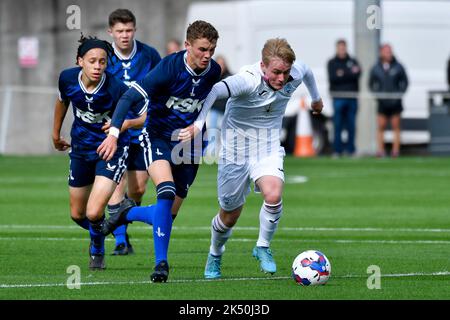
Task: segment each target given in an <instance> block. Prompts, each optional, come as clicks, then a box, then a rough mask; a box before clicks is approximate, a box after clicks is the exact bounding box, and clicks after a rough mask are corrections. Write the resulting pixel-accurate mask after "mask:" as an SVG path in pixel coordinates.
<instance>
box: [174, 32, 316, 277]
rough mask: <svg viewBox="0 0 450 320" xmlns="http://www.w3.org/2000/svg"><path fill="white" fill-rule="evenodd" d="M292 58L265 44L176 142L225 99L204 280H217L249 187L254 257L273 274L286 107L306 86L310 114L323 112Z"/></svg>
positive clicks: (308, 76) (308, 78)
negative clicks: (257, 198) (255, 229)
mask: <svg viewBox="0 0 450 320" xmlns="http://www.w3.org/2000/svg"><path fill="white" fill-rule="evenodd" d="M295 60H296V57H295V53H294V51H293V50H292V48H291V46H290V45H289V43H288V42H287V41H286V40H285V39H280V38H276V39H269V40H267V42H266V43H265V45H264V48H263V49H262V61H261V62H258V63H256V64H254V65H250V66H245V67H243V68H242V69H241V70H240V72H239V73H238V74H235V75H233V76H230V77H228V78H227V79H224V80H222V81H220V82H218V83H216V84H215V85H214V86H213V88H212V90H211V92H210V93H209V95H208V96H207V98H206V99H205V101H204V104H203V108H202V111H201V112H200V114H199V115H198V118H197V120H196V121H195V122H194V124H193V125H191V126H189V127H187V128H185V129H182V130H181V131H180V133H179V136H178V138H179V139H180V140H181V141H188V140H190V139H192V138H194V137H195V136H196V135H197V134H198V133H199V132H201V131H202V128H203V125H204V123H205V119H206V116H207V113H208V111H209V109H210V108H211V105H212V104H213V103H214V102H215V100H216V99H223V98H229V99H228V102H227V105H226V109H225V115H224V119H223V125H222V132H221V137H222V147H221V151H220V154H219V169H218V176H217V183H218V198H219V205H220V211H219V213H218V214H217V215H216V216H215V217H214V218H213V219H212V223H211V246H210V251H209V254H208V259H207V263H206V267H205V273H204V276H205V278H207V279H217V278H220V277H221V257H222V254H223V252H224V250H225V243H226V241H227V240H228V239H229V237H230V236H231V232H232V228H233V226H234V225H235V224H236V222H237V220H238V218H239V216H240V214H241V212H242V209H243V206H244V203H245V199H246V196H247V195H248V194H249V193H250V184H251V181H253V182H254V184H255V192H260V193H261V194H262V196H263V198H264V202H263V204H262V206H261V210H260V214H259V221H260V229H259V238H258V241H257V242H256V246H255V247H254V249H253V256H254V257H255V258H256V259H257V260H258V261H259V263H260V267H261V270H262V271H263V272H265V273H270V274H273V273H275V272H276V263H275V261H274V259H273V256H272V252H271V250H270V248H269V247H270V242H271V240H272V238H273V235H274V233H275V231H276V228H277V225H278V222H279V219H280V217H281V215H282V212H283V205H282V191H283V184H284V170H283V159H284V156H285V152H284V148H283V147H281V145H280V135H279V133H280V130H281V127H282V119H283V115H284V112H285V109H286V105H287V102H288V101H289V99H290V98H291V96H292V93H293V92H294V91H295V90H296V89H297V87H299V86H300V84H301V83H303V82H304V83H305V85H306V87H307V89H308V91H309V94H310V96H311V98H312V103H311V108H312V110H313V113H315V114H318V113H320V112H321V111H322V108H323V104H322V99H321V98H320V95H319V93H318V90H317V86H316V82H315V79H314V75H313V73H312V71H311V69H310V68H309V67H308V66H306V65H305V64H304V63H302V62H295V63H294V61H295Z"/></svg>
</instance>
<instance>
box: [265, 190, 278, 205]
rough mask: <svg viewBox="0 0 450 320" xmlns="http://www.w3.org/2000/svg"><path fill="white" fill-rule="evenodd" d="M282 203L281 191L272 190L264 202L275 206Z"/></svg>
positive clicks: (266, 195)
mask: <svg viewBox="0 0 450 320" xmlns="http://www.w3.org/2000/svg"><path fill="white" fill-rule="evenodd" d="M280 201H281V190H280V191H279V190H271V191H269V192H267V193H265V194H264V202H265V203H267V204H269V205H275V204H277V203H279V202H280Z"/></svg>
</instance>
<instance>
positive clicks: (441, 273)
mask: <svg viewBox="0 0 450 320" xmlns="http://www.w3.org/2000/svg"><path fill="white" fill-rule="evenodd" d="M430 276H433V277H436V276H450V272H449V271H438V272H431V273H425V272H412V273H394V274H382V275H381V277H382V278H404V277H430ZM332 278H338V279H348V278H367V275H358V274H349V275H343V276H332ZM289 279H291V277H266V278H262V277H243V278H222V279H216V280H208V279H178V280H176V279H175V280H171V281H169V282H168V283H169V284H170V283H175V284H176V283H205V282H211V283H213V282H229V281H273V280H289ZM79 284H80V286H102V285H140V284H152V282H151V281H149V280H146V281H104V282H80V283H79ZM71 285H74V283H71ZM66 286H67V284H66V283H30V284H0V289H14V288H41V287H66Z"/></svg>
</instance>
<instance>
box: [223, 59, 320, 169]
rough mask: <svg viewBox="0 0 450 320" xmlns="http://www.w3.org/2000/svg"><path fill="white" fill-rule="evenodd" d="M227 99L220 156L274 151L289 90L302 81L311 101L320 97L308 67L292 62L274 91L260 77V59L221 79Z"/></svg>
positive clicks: (246, 157)
mask: <svg viewBox="0 0 450 320" xmlns="http://www.w3.org/2000/svg"><path fill="white" fill-rule="evenodd" d="M223 82H225V84H226V85H227V87H228V90H229V95H230V98H229V99H228V102H227V105H226V108H225V110H226V111H225V115H224V119H223V125H222V157H224V159H226V160H229V161H233V158H234V161H236V156H237V157H238V158H241V159H242V157H244V158H245V159H248V158H255V157H256V158H258V159H260V158H261V157H266V156H270V155H273V154H277V153H278V152H279V149H280V132H281V128H282V121H283V116H284V112H285V109H286V105H287V103H288V101H289V99H290V98H291V96H292V94H293V92H294V91H295V90H296V89H297V88H298V87H299V86H300V84H301V83H302V82H305V84H306V86H307V88H308V91H309V93H310V95H311V98H312V100H313V101H317V100H319V99H320V96H319V93H318V91H317V86H316V83H315V80H314V76H313V74H312V72H311V69H310V68H309V67H308V66H306V65H305V64H304V63H294V64H293V66H292V68H291V73H290V77H289V80H288V82H287V83H286V84H285V85H284V87H283V88H281V89H280V90H274V89H273V88H272V87H271V86H269V85H268V84H267V82H266V81H265V80H264V79H263V72H262V70H261V67H260V62H258V63H256V64H253V65H249V66H245V67H243V68H241V70H240V71H239V73H238V74H236V75H234V76H231V77H228V78H226V79H225V80H223Z"/></svg>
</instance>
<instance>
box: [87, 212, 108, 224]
mask: <svg viewBox="0 0 450 320" xmlns="http://www.w3.org/2000/svg"><path fill="white" fill-rule="evenodd" d="M103 216H104V213H103V211H95V210H93V211H88V212H86V218H88V219H89V221H98V220H100V219H101V218H102V217H103Z"/></svg>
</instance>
